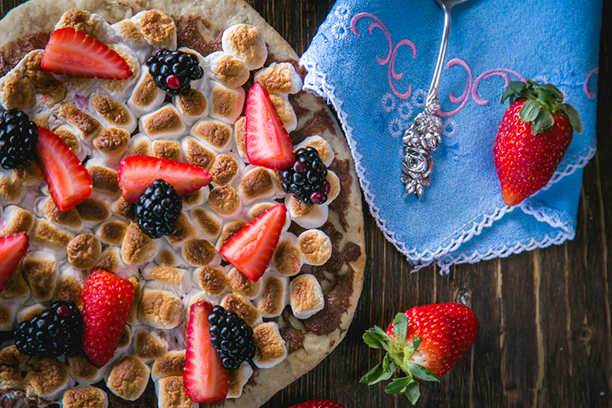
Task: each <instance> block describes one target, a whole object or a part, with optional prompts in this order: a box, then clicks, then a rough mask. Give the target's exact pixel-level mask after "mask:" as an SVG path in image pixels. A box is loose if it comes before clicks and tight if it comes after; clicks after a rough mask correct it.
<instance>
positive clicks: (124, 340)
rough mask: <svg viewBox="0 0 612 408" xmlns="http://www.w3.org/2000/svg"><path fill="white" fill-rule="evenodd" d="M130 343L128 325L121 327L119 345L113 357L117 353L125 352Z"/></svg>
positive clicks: (130, 336) (130, 334) (130, 337)
mask: <svg viewBox="0 0 612 408" xmlns="http://www.w3.org/2000/svg"><path fill="white" fill-rule="evenodd" d="M131 342H132V330H131V329H130V326H129V325H127V324H126V325H125V326H123V330H122V331H121V337H120V338H119V344H117V349H116V350H115V356H116V355H117V354H119V353H121V354H123V352H126V351H127V347H128V346H129V345H130V343H131Z"/></svg>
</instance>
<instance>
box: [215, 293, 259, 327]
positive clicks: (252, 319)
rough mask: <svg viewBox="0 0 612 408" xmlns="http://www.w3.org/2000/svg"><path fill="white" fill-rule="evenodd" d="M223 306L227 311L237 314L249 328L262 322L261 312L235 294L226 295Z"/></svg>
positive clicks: (222, 302)
mask: <svg viewBox="0 0 612 408" xmlns="http://www.w3.org/2000/svg"><path fill="white" fill-rule="evenodd" d="M221 306H223V308H224V309H225V310H227V311H230V312H234V313H236V314H237V315H238V316H239V317H240V318H241V319H242V320H244V321H245V322H246V324H248V325H249V326H253V325H255V323H257V322H258V321H260V320H261V314H260V313H259V310H257V308H256V307H255V306H253V305H252V304H251V302H249V301H248V300H246V299H244V298H243V297H242V296H238V295H235V294H233V293H231V294H229V295H226V296H225V297H224V298H223V300H222V301H221Z"/></svg>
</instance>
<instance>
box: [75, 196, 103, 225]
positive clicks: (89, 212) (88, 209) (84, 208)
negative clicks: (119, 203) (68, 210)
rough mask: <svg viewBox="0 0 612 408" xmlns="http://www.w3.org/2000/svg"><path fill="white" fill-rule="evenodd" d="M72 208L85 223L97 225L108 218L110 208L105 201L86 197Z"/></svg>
mask: <svg viewBox="0 0 612 408" xmlns="http://www.w3.org/2000/svg"><path fill="white" fill-rule="evenodd" d="M74 208H76V210H77V211H78V213H79V215H80V216H81V219H82V220H83V221H85V222H86V223H90V224H91V223H95V224H97V223H99V222H102V221H106V220H107V219H108V218H109V217H110V206H109V204H108V201H106V200H98V199H97V198H93V197H88V198H86V199H85V200H84V201H82V202H81V203H79V204H77V205H76V206H75V207H74Z"/></svg>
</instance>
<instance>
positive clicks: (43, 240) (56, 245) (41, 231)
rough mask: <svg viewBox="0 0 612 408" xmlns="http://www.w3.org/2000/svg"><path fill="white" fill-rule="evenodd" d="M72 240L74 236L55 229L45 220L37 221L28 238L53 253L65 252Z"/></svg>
mask: <svg viewBox="0 0 612 408" xmlns="http://www.w3.org/2000/svg"><path fill="white" fill-rule="evenodd" d="M72 238H74V235H72V234H70V233H67V232H64V231H61V230H59V229H57V228H55V227H54V226H52V225H51V224H49V223H48V222H47V221H45V220H39V221H38V224H36V227H35V228H34V233H33V234H32V236H31V237H30V239H31V240H32V242H34V243H36V244H38V245H40V246H43V247H45V248H49V249H52V250H54V251H63V250H65V249H66V246H67V245H68V243H69V242H70V241H71V240H72Z"/></svg>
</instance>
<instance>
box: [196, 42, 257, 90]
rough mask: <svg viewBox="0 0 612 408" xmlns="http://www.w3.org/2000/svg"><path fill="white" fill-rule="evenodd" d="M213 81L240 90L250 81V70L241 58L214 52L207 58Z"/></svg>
mask: <svg viewBox="0 0 612 408" xmlns="http://www.w3.org/2000/svg"><path fill="white" fill-rule="evenodd" d="M206 60H207V63H208V66H209V69H210V71H209V72H210V75H211V76H212V77H213V79H215V80H217V81H219V82H221V83H222V84H223V85H225V86H227V87H230V88H238V87H239V86H242V85H244V84H245V83H246V81H247V80H248V79H249V74H250V72H249V68H248V67H247V66H246V64H245V62H244V61H243V60H241V59H240V58H236V57H235V56H233V55H231V54H228V53H226V52H223V51H217V52H213V53H212V54H209V55H208V56H207V57H206Z"/></svg>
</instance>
